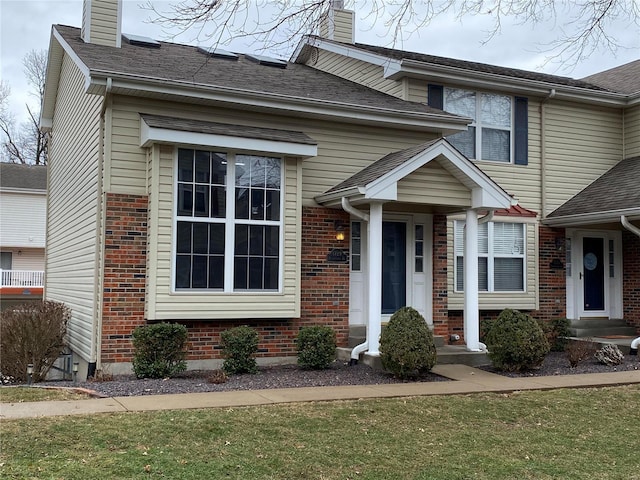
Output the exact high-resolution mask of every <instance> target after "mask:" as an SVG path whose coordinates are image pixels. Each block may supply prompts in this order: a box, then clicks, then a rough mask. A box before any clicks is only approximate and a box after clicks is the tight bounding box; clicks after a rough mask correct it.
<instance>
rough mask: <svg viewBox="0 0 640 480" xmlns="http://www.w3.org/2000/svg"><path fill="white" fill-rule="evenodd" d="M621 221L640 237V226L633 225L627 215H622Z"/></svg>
mask: <svg viewBox="0 0 640 480" xmlns="http://www.w3.org/2000/svg"><path fill="white" fill-rule="evenodd" d="M620 223H622V226H623V227H624V228H626V229H627V230H629V231H630V232H631V233H633V234H634V235H637V236H638V237H640V228H638V227H636V226H634V225H631V223H629V220H627V217H626V216H624V215H621V216H620Z"/></svg>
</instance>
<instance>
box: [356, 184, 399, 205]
mask: <svg viewBox="0 0 640 480" xmlns="http://www.w3.org/2000/svg"><path fill="white" fill-rule="evenodd" d="M372 185H373V184H372ZM364 197H365V198H368V199H371V200H388V201H395V200H397V199H398V182H393V183H378V184H377V185H375V187H373V186H372V187H369V186H368V187H367V189H366V191H365V195H364Z"/></svg>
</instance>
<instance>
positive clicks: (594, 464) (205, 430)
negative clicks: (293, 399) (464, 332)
mask: <svg viewBox="0 0 640 480" xmlns="http://www.w3.org/2000/svg"><path fill="white" fill-rule="evenodd" d="M639 409H640V386H638V385H634V386H626V387H616V388H602V389H581V390H555V391H535V392H524V393H513V394H509V395H506V394H504V395H497V394H478V395H465V396H441V397H419V398H407V399H384V400H366V401H365V400H363V401H341V402H326V403H304V404H293V405H276V406H267V407H248V408H233V409H209V410H182V411H169V412H152V413H127V414H113V415H95V416H91V417H78V416H74V417H56V418H44V419H30V420H16V421H2V422H0V428H1V434H2V435H1V437H0V438H1V439H2V450H1V452H2V453H1V454H0V464H1V465H2V466H1V467H0V477H2V478H15V479H18V478H19V479H30V478H37V479H65V480H72V479H82V480H86V479H100V480H104V479H125V478H168V479H181V480H183V479H221V478H224V479H254V478H257V479H318V480H320V479H323V480H326V479H342V480H345V479H447V480H451V479H468V478H474V479H475V478H477V479H548V478H557V479H581V480H583V479H625V480H630V479H636V480H637V479H640V450H639V449H638V445H639V443H638V442H639V439H640V437H639V432H640V415H638V412H639Z"/></svg>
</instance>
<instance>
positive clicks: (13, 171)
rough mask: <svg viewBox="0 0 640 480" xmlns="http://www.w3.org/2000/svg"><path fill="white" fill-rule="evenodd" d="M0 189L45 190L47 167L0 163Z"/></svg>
mask: <svg viewBox="0 0 640 480" xmlns="http://www.w3.org/2000/svg"><path fill="white" fill-rule="evenodd" d="M0 188H21V189H25V190H46V189H47V167H45V166H43V165H23V164H21V163H0Z"/></svg>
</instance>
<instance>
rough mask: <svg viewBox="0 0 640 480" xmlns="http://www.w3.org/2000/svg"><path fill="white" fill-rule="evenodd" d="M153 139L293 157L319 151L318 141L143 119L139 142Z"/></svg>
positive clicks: (309, 154)
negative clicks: (267, 137)
mask: <svg viewBox="0 0 640 480" xmlns="http://www.w3.org/2000/svg"><path fill="white" fill-rule="evenodd" d="M154 143H164V144H170V145H194V146H199V145H200V146H208V147H216V148H223V149H230V150H241V151H250V152H263V153H273V154H278V155H289V156H292V157H302V158H310V157H315V156H317V155H318V146H317V145H307V144H302V143H293V142H282V141H276V140H263V139H257V138H247V137H235V136H230V135H219V134H211V133H197V132H184V131H181V130H171V129H167V128H157V127H150V126H149V125H147V124H146V123H145V121H144V120H143V119H140V146H141V147H150V146H151V145H153V144H154Z"/></svg>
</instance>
